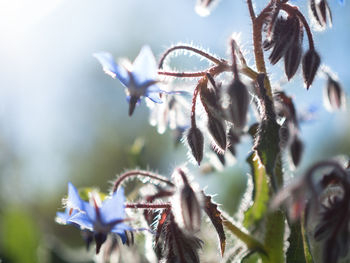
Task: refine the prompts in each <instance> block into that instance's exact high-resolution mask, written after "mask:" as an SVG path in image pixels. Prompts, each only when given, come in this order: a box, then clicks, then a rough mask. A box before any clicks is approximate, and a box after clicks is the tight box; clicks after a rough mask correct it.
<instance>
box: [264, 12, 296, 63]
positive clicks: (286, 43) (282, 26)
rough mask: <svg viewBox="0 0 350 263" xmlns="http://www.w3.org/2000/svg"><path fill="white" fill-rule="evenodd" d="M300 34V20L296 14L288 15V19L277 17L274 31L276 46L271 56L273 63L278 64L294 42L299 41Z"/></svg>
mask: <svg viewBox="0 0 350 263" xmlns="http://www.w3.org/2000/svg"><path fill="white" fill-rule="evenodd" d="M299 36H300V22H299V19H298V18H297V17H296V16H288V17H287V18H286V19H285V18H283V17H279V18H277V19H276V22H275V28H274V32H273V43H274V47H273V50H272V51H271V54H270V56H269V60H270V62H271V64H272V65H274V64H276V63H277V62H278V61H279V60H280V59H281V58H282V57H283V56H284V54H285V53H286V51H287V50H288V49H289V48H290V47H291V46H292V45H293V43H298V42H299ZM267 47H269V45H267ZM265 48H266V45H265Z"/></svg>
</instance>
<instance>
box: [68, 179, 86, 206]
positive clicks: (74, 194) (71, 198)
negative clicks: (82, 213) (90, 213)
mask: <svg viewBox="0 0 350 263" xmlns="http://www.w3.org/2000/svg"><path fill="white" fill-rule="evenodd" d="M67 208H68V209H71V208H73V209H78V210H81V209H83V201H82V200H81V198H80V196H79V192H78V190H77V188H75V186H74V185H73V184H72V183H71V182H69V183H68V200H67Z"/></svg>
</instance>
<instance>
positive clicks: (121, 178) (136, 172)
mask: <svg viewBox="0 0 350 263" xmlns="http://www.w3.org/2000/svg"><path fill="white" fill-rule="evenodd" d="M138 176H144V177H148V178H150V179H153V180H157V181H159V182H162V183H166V184H167V185H169V186H172V187H174V186H175V185H174V184H173V183H172V182H171V181H170V180H168V179H167V178H165V177H163V176H161V175H158V174H155V173H151V172H148V171H142V170H132V171H128V172H126V173H123V174H122V175H121V176H119V177H118V179H117V180H116V181H115V182H114V186H113V193H115V192H116V191H117V190H118V187H119V185H120V184H121V183H122V182H123V181H124V180H125V179H127V178H129V177H138Z"/></svg>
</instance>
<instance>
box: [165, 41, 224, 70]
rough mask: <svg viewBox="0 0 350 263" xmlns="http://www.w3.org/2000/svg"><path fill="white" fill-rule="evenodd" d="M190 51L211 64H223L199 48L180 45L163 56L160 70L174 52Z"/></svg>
mask: <svg viewBox="0 0 350 263" xmlns="http://www.w3.org/2000/svg"><path fill="white" fill-rule="evenodd" d="M179 49H180V50H181V49H183V50H189V51H191V52H194V53H196V54H198V55H200V56H202V57H205V58H206V59H208V60H210V61H211V62H214V63H215V64H221V63H222V61H221V60H220V59H218V58H216V57H214V56H212V55H210V54H208V53H206V52H204V51H202V50H200V49H198V48H195V47H192V46H187V45H179V46H174V47H171V48H169V49H168V50H167V51H165V53H164V54H163V56H162V57H161V59H160V61H159V64H158V68H159V69H161V68H163V64H164V61H165V59H166V57H167V56H168V55H169V54H170V53H171V52H173V51H175V50H179Z"/></svg>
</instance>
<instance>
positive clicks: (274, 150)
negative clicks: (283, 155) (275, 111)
mask: <svg viewBox="0 0 350 263" xmlns="http://www.w3.org/2000/svg"><path fill="white" fill-rule="evenodd" d="M279 128H280V126H279V125H278V124H277V122H276V121H275V120H274V119H271V118H267V119H264V120H262V121H261V123H260V125H259V129H258V132H257V136H256V138H255V144H254V150H255V151H256V153H257V154H258V156H259V159H260V162H261V163H262V164H263V165H264V166H265V169H266V173H267V174H268V175H269V176H270V177H272V176H273V173H274V169H275V164H276V160H277V157H278V155H279V153H280V147H279ZM272 182H274V181H272Z"/></svg>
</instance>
